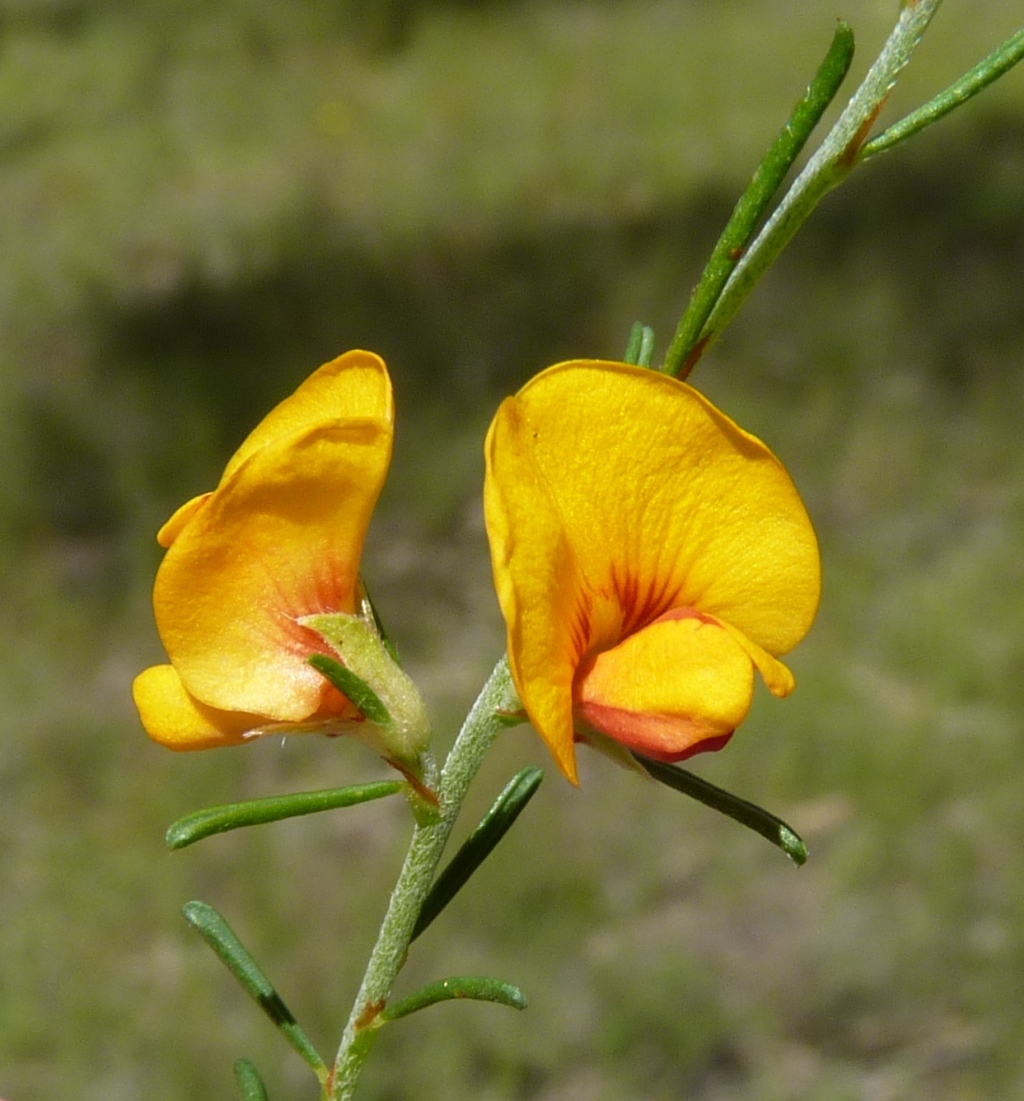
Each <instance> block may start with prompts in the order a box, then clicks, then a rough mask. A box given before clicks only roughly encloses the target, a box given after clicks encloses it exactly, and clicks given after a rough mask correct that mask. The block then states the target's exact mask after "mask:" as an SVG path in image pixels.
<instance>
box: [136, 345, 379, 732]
mask: <svg viewBox="0 0 1024 1101" xmlns="http://www.w3.org/2000/svg"><path fill="white" fill-rule="evenodd" d="M393 425H394V409H393V404H392V396H391V382H390V379H389V378H388V374H387V369H386V368H385V366H384V363H383V361H382V360H381V359H379V358H378V357H377V356H375V355H373V354H372V353H370V352H360V351H355V352H348V353H346V354H345V355H343V356H339V357H338V358H337V359H335V360H332V361H331V362H330V363H327V364H324V366H323V367H321V368H320V369H319V370H318V371H316V372H314V374H313V375H311V376H310V377H309V378H308V379H307V380H306V381H305V382H304V383H303V384H302V385H301V386H300V387H299V388H298V390H296V391H295V393H294V394H292V396H291V397H289V398H287V399H285V401H283V402H282V403H281V404H280V405H278V406H277V407H276V408H275V409H273V410H272V411H271V412H270V413H269V414H268V415H267V416H266V417H265V418H264V420H263V421H262V422H261V423H260V424H259V425H258V426H257V427H256V428H255V429H254V430H253V432H252V433H250V435H249V436H248V438H247V439H246V440H245V441H244V442H243V444H242V446H241V447H240V448H239V449H238V451H237V452H236V453H235V454H234V456H233V457H232V458H231V461H230V462H229V463H228V465H227V469H226V470H225V471H224V475H223V477H222V478H221V480H220V484H219V485H218V486H217V488H216V489H215V490H214V491H213V492H212V493H206V494H203V495H202V496H200V497H196V498H194V499H193V500H191V501H189V502H188V503H186V504H185V505H182V507H181V508H179V509H178V511H177V512H175V513H174V515H173V516H172V517H171V518H170V520H168V521H167V523H166V524H165V525H164V526H163V528H161V530H160V532H159V534H158V536H157V539H158V540H159V542H160V544H161V545H162V546H164V547H167V554H166V556H165V557H164V560H163V563H162V564H161V566H160V570H159V572H158V573H157V577H156V584H155V587H154V591H153V606H154V611H155V614H156V623H157V629H158V631H159V633H160V638H161V640H162V641H163V644H164V647H165V649H166V650H167V655H168V657H169V658H170V664H169V665H156V666H153V667H152V668H150V669H146V670H145V671H144V672H142V673H140V674H139V676H138V677H136V679H135V683H134V685H133V695H134V698H135V703H136V706H137V707H138V710H139V715H140V717H141V719H142V725H143V726H144V727H145V729H146V732H147V733H148V734H149V735H150V737H151V738H153V739H154V740H156V741H158V742H161V743H162V744H164V745H166V746H169V747H170V748H172V749H206V748H209V747H212V746H220V745H235V744H238V743H240V742H242V741H244V740H245V738H246V736H247V735H250V734H251V733H252V732H254V731H255V732H258V731H260V730H261V729H263V728H267V727H274V726H276V725H277V724H284V725H286V726H288V727H291V728H295V727H299V728H305V727H307V726H308V727H309V728H311V729H316V730H320V731H323V732H327V733H335V732H340V731H341V730H344V729H347V728H348V724H351V723H353V722H355V723H359V722H361V721H362V718H363V716H362V715H361V714H360V712H359V711H358V709H357V708H356V707H355V706H354V705H353V704H352V703H351V702H350V701H349V700H348V699H347V698H346V697H345V696H344V695H342V694H341V692H339V691H338V690H337V689H336V688H333V687H332V686H331V685H330V684H329V683H328V682H327V681H326V680H325V679H324V678H323V677H322V676H321V675H320V673H318V672H317V671H316V670H315V669H314V668H313V667H312V666H311V665H310V664H309V662H308V659H309V658H310V656H311V655H313V654H327V655H329V656H331V657H334V658H337V657H338V651H337V648H336V647H332V646H331V645H330V643H329V642H328V641H327V639H326V638H325V637H324V635H323V634H321V633H319V632H318V631H316V630H314V629H313V628H312V627H311V626H306V625H304V619H305V617H307V616H322V615H324V614H332V613H347V614H349V615H351V614H353V613H357V612H358V611H360V586H359V559H360V555H361V552H362V547H363V539H364V537H365V535H366V529H367V527H368V525H369V522H370V516H371V514H372V512H373V508H374V505H375V504H376V501H377V497H378V495H379V493H380V490H381V487H382V486H383V484H384V478H385V475H386V474H387V468H388V463H389V462H390V459H391V443H392V435H393Z"/></svg>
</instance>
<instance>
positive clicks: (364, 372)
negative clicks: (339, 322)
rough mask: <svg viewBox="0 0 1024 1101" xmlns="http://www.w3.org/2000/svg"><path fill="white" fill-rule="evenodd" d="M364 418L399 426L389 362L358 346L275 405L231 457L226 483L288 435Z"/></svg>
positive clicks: (314, 374)
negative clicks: (254, 456) (261, 451)
mask: <svg viewBox="0 0 1024 1101" xmlns="http://www.w3.org/2000/svg"><path fill="white" fill-rule="evenodd" d="M363 418H366V419H367V420H372V421H379V422H386V423H387V424H393V423H394V419H395V409H394V398H393V396H392V392H391V380H390V378H389V377H388V371H387V367H385V365H384V361H383V360H382V359H381V358H380V356H378V355H376V354H375V353H373V352H366V351H362V350H358V349H357V350H355V351H351V352H345V353H344V355H340V356H337V357H336V358H335V359H332V360H331V361H330V362H329V363H325V364H323V366H322V367H318V368H317V369H316V370H315V371H314V372H313V373H312V374H311V375H310V376H309V378H307V379H306V381H305V382H303V383H302V384H301V385H300V386H299V387H298V389H296V390H295V391H294V392H293V393H292V394H290V395H289V396H288V397H287V398H285V399H284V401H282V402H280V403H279V404H278V405H276V406H275V407H274V408H273V409H271V411H270V412H269V413H268V414H267V415H266V416H265V417H264V418H263V420H261V421H260V423H259V424H258V425H256V427H255V428H254V429H253V430H252V431H251V432H250V433H249V435H248V436H246V438H245V439H244V440H243V441H242V444H241V446H240V447H239V448H238V450H237V451H236V452H235V453H234V455H232V456H231V458H230V459H229V460H228V465H227V466H226V467H225V468H224V474H223V476H222V478H221V480H220V484H221V485H223V484H224V483H225V482H226V481H227V480H228V479H229V478H230V477H231V475H232V474H234V472H235V471H236V470H237V469H238V467H240V466H241V465H242V463H244V462H245V460H246V459H248V458H249V456H250V455H252V454H253V453H254V452H256V451H258V450H259V449H260V448H261V447H265V446H266V445H267V444H268V443H273V442H274V441H275V440H279V439H281V438H282V437H283V436H287V435H289V434H291V433H292V432H302V431H305V430H306V429H309V428H315V427H316V426H317V425H321V424H327V423H328V422H330V421H342V420H350V419H363Z"/></svg>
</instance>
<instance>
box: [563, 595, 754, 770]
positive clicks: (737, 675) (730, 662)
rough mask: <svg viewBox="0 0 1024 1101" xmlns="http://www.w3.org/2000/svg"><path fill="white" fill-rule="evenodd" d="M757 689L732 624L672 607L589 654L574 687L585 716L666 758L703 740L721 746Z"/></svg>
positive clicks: (699, 745)
mask: <svg viewBox="0 0 1024 1101" xmlns="http://www.w3.org/2000/svg"><path fill="white" fill-rule="evenodd" d="M752 693H753V664H752V663H751V660H750V657H749V655H748V654H747V652H746V651H745V650H744V649H743V647H742V646H740V644H739V643H738V642H737V641H736V639H735V638H733V636H732V634H731V633H730V632H729V631H727V630H725V629H724V628H723V627H722V625H721V624H719V623H716V622H715V621H714V620H713V619H711V618H709V617H705V616H698V615H687V614H684V615H680V616H676V615H673V614H671V613H670V615H669V616H666V617H664V618H662V619H660V620H658V621H657V622H656V623H653V624H652V625H651V626H649V627H645V628H644V629H643V630H641V631H637V632H636V633H635V634H632V635H630V636H629V637H628V638H626V639H625V640H624V641H623V642H620V643H619V645H618V646H615V647H613V648H612V649H610V650H604V651H602V652H601V653H599V654H597V655H595V656H593V657H592V658H590V659H588V660H587V661H586V662H585V663H584V665H583V666H582V667H581V668H580V671H579V674H578V678H577V682H576V687H575V696H576V706H577V710H578V712H579V715H580V717H581V718H582V719H583V720H584V721H585V722H587V723H588V724H589V725H590V726H592V727H594V728H595V729H597V730H598V731H600V732H601V733H603V734H607V735H608V736H609V737H611V738H614V739H615V740H616V741H618V742H621V743H622V744H623V745H625V746H628V747H629V748H630V749H633V750H636V752H638V753H642V754H643V755H644V756H646V757H653V758H654V759H655V760H661V761H678V760H681V759H682V758H684V757H688V756H690V755H691V754H692V753H693V752H694V751H695V750H697V749H699V748H702V743H703V744H704V746H707V747H708V748H715V749H717V748H720V747H721V745H722V744H724V740H725V739H726V738H727V737H728V735H730V734H731V733H732V732H733V731H734V730H735V729H736V727H737V726H739V724H740V723H741V722H743V720H744V719H745V718H746V716H747V712H748V711H749V710H750V700H751V696H752ZM708 743H714V744H713V745H709V744H708Z"/></svg>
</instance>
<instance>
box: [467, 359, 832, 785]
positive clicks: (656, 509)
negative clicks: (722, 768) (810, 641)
mask: <svg viewBox="0 0 1024 1101" xmlns="http://www.w3.org/2000/svg"><path fill="white" fill-rule="evenodd" d="M486 460H487V475H486V482H485V489H484V513H485V519H486V524H487V534H488V538H489V540H490V545H491V560H492V565H493V570H494V579H495V586H496V588H497V592H498V600H499V603H500V605H501V610H502V613H503V615H504V617H505V623H506V626H507V629H508V656H509V665H510V669H511V672H512V678H513V681H514V683H515V686H516V689H517V691H518V693H519V697H520V699H521V700H522V703H523V707H524V708H525V710H526V713H527V715H528V716H529V718H530V721H531V722H532V724H533V726H534V728H535V729H536V730H537V732H538V733H539V734H540V735H541V736H542V737H543V739H544V740H545V742H546V743H547V745H548V747H549V749H550V750H551V753H552V755H553V756H554V758H555V760H556V762H557V763H558V765H559V767H560V768H561V770H562V772H563V773H564V774H565V775H566V777H568V778H569V779H570V780H572V781H573V782H574V783H575V782H576V757H575V742H576V741H588V742H591V743H594V744H596V745H598V746H600V747H603V748H610V749H614V750H616V751H617V752H618V753H619V754H620V755H621V754H623V748H622V747H624V748H625V750H632V751H635V752H637V753H639V754H641V755H643V756H646V757H649V758H653V759H655V760H659V761H678V760H682V759H683V758H685V757H688V756H690V755H691V754H693V753H696V752H700V751H702V750H709V749H719V748H721V746H723V745H724V744H725V742H726V741H727V740H728V739H729V737H730V736H731V735H732V732H733V731H734V730H735V728H736V727H737V726H738V724H739V723H740V722H742V721H743V719H744V718H745V717H746V714H747V711H748V709H749V707H750V701H751V696H752V693H753V670H754V669H755V668H756V669H757V670H758V671H759V672H760V674H761V676H762V677H763V679H764V681H765V683H766V684H767V686H768V688H769V690H770V691H771V692H772V693H773V694H774V695H776V696H785V695H788V694H789V692H791V691H792V689H793V687H794V681H793V676H792V674H791V673H790V671H789V669H787V668H786V666H785V665H783V664H782V663H781V662H779V661H777V660H776V657H777V656H778V655H780V654H784V653H786V652H787V651H788V650H790V649H792V648H793V647H794V646H795V645H796V644H797V643H798V642H799V641H800V639H801V638H803V636H804V635H805V634H806V633H807V631H808V629H809V628H810V625H811V621H812V620H813V618H814V614H815V611H816V610H817V605H818V597H819V593H820V562H819V557H818V547H817V541H816V539H815V536H814V531H813V529H812V527H811V523H810V520H809V519H808V517H807V513H806V511H805V510H804V506H803V504H802V502H801V500H800V497H799V495H798V494H797V491H796V489H795V488H794V486H793V483H792V481H791V480H790V478H789V475H788V474H787V473H786V471H785V469H784V468H783V466H782V464H781V463H780V462H779V461H778V459H776V458H775V456H774V455H773V454H772V453H771V452H770V451H769V450H768V449H767V448H766V447H765V446H764V444H763V443H761V442H760V440H758V439H755V438H754V437H753V436H751V435H749V434H748V433H746V432H744V431H743V430H742V429H741V428H739V427H738V426H737V425H736V424H734V423H733V422H732V421H731V420H729V418H728V417H726V416H725V415H724V414H722V413H721V412H720V411H719V410H718V409H716V408H715V407H714V406H713V405H712V404H711V403H710V402H709V401H707V400H706V399H705V398H704V397H702V396H701V395H700V394H699V393H697V391H696V390H694V389H692V388H691V387H690V386H687V385H686V384H685V383H682V382H678V381H677V380H676V379H673V378H669V377H668V376H666V375H661V374H658V373H657V372H655V371H650V370H646V369H643V368H639V367H631V366H628V365H626V364H622V363H605V362H600V361H592V360H579V361H574V362H570V363H561V364H558V365H556V366H554V367H551V368H549V369H548V370H546V371H544V372H542V373H541V374H540V375H538V376H536V377H535V378H534V379H533V380H532V381H530V382H529V383H527V384H526V386H524V387H523V389H522V390H520V391H519V393H518V394H517V395H516V396H515V397H511V398H507V399H506V400H505V401H504V402H503V403H502V405H501V407H500V408H499V409H498V412H497V414H496V416H495V418H494V421H493V423H492V424H491V428H490V431H489V433H488V436H487V443H486Z"/></svg>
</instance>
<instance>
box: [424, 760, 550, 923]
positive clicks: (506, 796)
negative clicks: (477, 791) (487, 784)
mask: <svg viewBox="0 0 1024 1101" xmlns="http://www.w3.org/2000/svg"><path fill="white" fill-rule="evenodd" d="M543 779H544V773H543V772H542V771H541V770H540V769H539V768H533V767H528V768H524V769H522V770H521V771H519V772H517V773H516V775H515V776H513V777H512V779H511V780H510V781H509V783H508V784H507V786H506V787H505V790H504V791H503V792H502V793H501V794H500V795H499V796H498V798H497V799H495V801H494V805H493V806H492V807H491V809H490V810H489V811H488V812H487V813H486V814H485V815H484V817H483V818H482V819H481V820H480V824H479V825H478V826H477V828H476V829H475V830H474V831H473V832H472V833H471V834H470V836H469V837H468V838H467V839H466V840H465V841H464V842H463V844H462V847H461V848H460V849H459V851H458V852H457V853H456V854H455V855H454V856H453V857H452V859H451V861H450V862H449V864H448V865H447V867H446V868H445V869H444V871H443V872H441V874H440V875H439V876H438V877H437V879H435V880H434V884H433V886H432V887H431V888H430V892H429V893H428V895H427V897H426V899H424V902H423V906H422V907H421V909H420V916H419V919H418V920H417V922H416V925H415V928H414V929H413V931H412V938H411V939H412V940H415V939H416V938H417V937H418V936H419V935H420V933H422V932H423V931H424V930H425V929H426V928H427V927H428V926H429V925H430V923H431V922H432V921H433V920H434V918H436V917H437V915H438V914H440V913H441V911H442V910H443V909H444V908H445V907H446V906H447V905H448V903H449V902H451V900H452V899H453V898H454V897H455V896H456V895H457V894H458V893H459V891H460V890H461V889H462V887H463V886H464V885H465V883H466V881H467V880H468V879H469V877H470V876H471V875H472V874H473V873H474V872H475V871H476V870H477V868H479V867H480V865H481V864H482V863H483V862H484V861H485V860H486V859H487V857H488V856H490V854H491V852H492V851H493V850H494V847H495V846H496V845H497V844H498V842H499V841H500V840H501V839H502V838H503V837H504V836H505V834H506V833H508V831H509V830H510V829H511V828H512V824H513V822H515V820H516V819H517V818H518V817H519V815H520V814H521V813H522V811H523V809H524V808H525V806H526V804H527V803H529V801H530V800H531V799H532V798H533V797H534V795H535V794H536V792H537V788H539V787H540V782H541V780H543Z"/></svg>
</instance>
